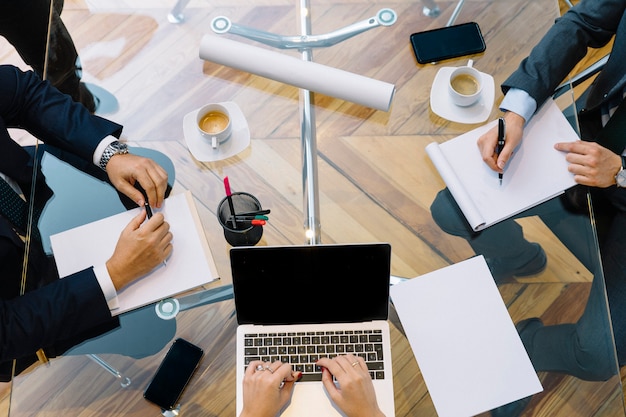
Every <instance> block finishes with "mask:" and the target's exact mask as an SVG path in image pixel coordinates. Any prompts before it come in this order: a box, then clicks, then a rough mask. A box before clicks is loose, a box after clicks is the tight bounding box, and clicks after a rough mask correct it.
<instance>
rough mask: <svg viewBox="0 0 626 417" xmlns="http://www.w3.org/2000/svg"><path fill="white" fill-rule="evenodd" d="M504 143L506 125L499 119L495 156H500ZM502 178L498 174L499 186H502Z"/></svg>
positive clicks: (502, 118)
mask: <svg viewBox="0 0 626 417" xmlns="http://www.w3.org/2000/svg"><path fill="white" fill-rule="evenodd" d="M505 141H506V123H505V122H504V117H500V118H499V119H498V144H497V145H496V155H498V156H499V155H500V152H502V149H504V142H505ZM502 176H503V174H502V173H501V172H500V173H499V174H498V178H499V179H500V185H502Z"/></svg>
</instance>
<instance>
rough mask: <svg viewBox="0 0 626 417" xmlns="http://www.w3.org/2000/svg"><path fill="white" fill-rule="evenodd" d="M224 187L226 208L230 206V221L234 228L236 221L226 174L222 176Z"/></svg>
mask: <svg viewBox="0 0 626 417" xmlns="http://www.w3.org/2000/svg"><path fill="white" fill-rule="evenodd" d="M224 189H225V190H226V198H227V199H228V208H230V215H231V223H232V225H233V229H236V228H237V222H236V221H235V206H234V205H233V197H232V193H231V192H230V182H229V181H228V176H226V177H224Z"/></svg>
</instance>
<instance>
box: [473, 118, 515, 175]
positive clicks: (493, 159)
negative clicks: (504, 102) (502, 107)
mask: <svg viewBox="0 0 626 417" xmlns="http://www.w3.org/2000/svg"><path fill="white" fill-rule="evenodd" d="M503 117H504V122H505V123H506V130H505V135H504V137H505V139H506V140H505V142H504V148H503V149H502V152H500V155H498V154H496V145H497V143H498V126H497V125H496V126H495V127H493V128H491V129H489V130H488V131H487V133H485V134H483V135H482V136H481V137H479V138H478V141H477V145H478V150H479V151H480V155H481V156H482V158H483V161H485V163H486V164H487V165H488V166H489V168H491V169H492V170H494V171H496V172H497V173H502V172H503V171H504V167H505V166H506V164H507V162H508V161H509V159H511V156H513V151H514V150H515V148H517V145H519V144H520V142H521V141H522V133H523V132H524V123H526V121H525V120H524V118H523V117H522V116H520V115H519V114H517V113H513V112H506V113H505V114H504V116H503Z"/></svg>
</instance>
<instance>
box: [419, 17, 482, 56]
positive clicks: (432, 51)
mask: <svg viewBox="0 0 626 417" xmlns="http://www.w3.org/2000/svg"><path fill="white" fill-rule="evenodd" d="M411 45H412V46H413V52H415V58H417V62H419V63H420V64H428V63H433V62H439V61H443V60H445V59H450V58H458V57H460V56H465V55H472V54H477V53H480V52H484V51H485V48H486V45H485V40H484V39H483V34H482V32H481V31H480V27H479V26H478V23H476V22H469V23H462V24H459V25H453V26H446V27H443V28H438V29H432V30H426V31H423V32H417V33H413V34H412V35H411Z"/></svg>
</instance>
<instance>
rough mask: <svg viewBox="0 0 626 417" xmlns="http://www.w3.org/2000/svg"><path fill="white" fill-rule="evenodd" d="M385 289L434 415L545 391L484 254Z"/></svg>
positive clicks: (459, 414)
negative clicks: (425, 389) (406, 340)
mask: <svg viewBox="0 0 626 417" xmlns="http://www.w3.org/2000/svg"><path fill="white" fill-rule="evenodd" d="M390 295H391V298H392V300H393V303H394V305H395V308H396V310H397V312H398V316H399V317H400V322H401V323H402V326H403V327H404V330H405V331H406V335H407V338H408V340H409V344H410V345H411V348H412V350H413V353H414V355H415V358H416V360H417V363H418V365H419V367H420V370H421V372H422V375H423V376H424V381H425V382H426V386H427V387H428V391H429V393H430V396H431V398H432V400H433V403H434V405H435V409H436V410H437V414H438V415H439V416H441V417H464V416H474V415H476V414H479V413H482V412H485V411H487V410H491V409H493V408H496V407H499V406H501V405H504V404H507V403H509V402H512V401H516V400H518V399H521V398H524V397H527V396H529V395H532V394H536V393H537V392H540V391H542V390H543V388H542V387H541V383H540V382H539V378H538V377H537V374H536V372H535V370H534V368H533V366H532V363H531V362H530V359H529V358H528V354H527V353H526V350H525V349H524V346H523V344H522V341H521V340H520V338H519V335H518V334H517V331H516V330H515V326H514V325H513V322H512V320H511V317H510V316H509V313H508V311H507V309H506V306H505V305H504V302H503V301H502V297H501V296H500V293H499V292H498V288H497V287H496V284H495V282H494V281H493V278H492V276H491V272H490V271H489V268H488V266H487V263H486V262H485V259H484V258H483V257H482V256H476V257H474V258H471V259H469V260H466V261H463V262H459V263H457V264H454V265H450V266H448V267H445V268H442V269H439V270H437V271H434V272H431V273H428V274H425V275H421V276H419V277H416V278H413V279H410V280H407V281H405V282H402V283H400V284H396V285H394V286H392V287H391V289H390Z"/></svg>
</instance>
